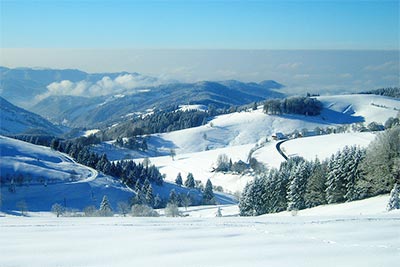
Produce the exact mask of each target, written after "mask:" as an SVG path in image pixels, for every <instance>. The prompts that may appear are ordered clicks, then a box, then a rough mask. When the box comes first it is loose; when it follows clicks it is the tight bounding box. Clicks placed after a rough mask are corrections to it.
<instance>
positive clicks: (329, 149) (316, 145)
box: [281, 132, 376, 160]
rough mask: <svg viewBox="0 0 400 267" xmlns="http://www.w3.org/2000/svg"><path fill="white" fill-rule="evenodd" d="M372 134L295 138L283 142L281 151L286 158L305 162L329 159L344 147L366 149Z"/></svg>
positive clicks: (373, 136)
mask: <svg viewBox="0 0 400 267" xmlns="http://www.w3.org/2000/svg"><path fill="white" fill-rule="evenodd" d="M375 136H376V135H375V134H374V133H370V132H366V133H340V134H328V135H320V136H312V137H305V138H297V139H292V140H289V141H286V142H284V143H283V144H282V145H281V149H282V151H283V152H284V153H285V154H286V155H287V156H288V157H293V156H301V157H303V158H305V159H307V160H314V159H315V158H316V157H318V158H319V159H320V160H324V159H326V158H329V157H330V156H331V155H332V154H335V153H336V152H337V151H338V150H341V149H343V148H344V147H345V146H352V145H356V146H360V147H367V146H368V145H369V144H370V143H371V141H372V140H374V138H375Z"/></svg>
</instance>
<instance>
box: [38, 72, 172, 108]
mask: <svg viewBox="0 0 400 267" xmlns="http://www.w3.org/2000/svg"><path fill="white" fill-rule="evenodd" d="M162 82H166V81H164V80H163V79H156V78H152V77H148V76H143V75H132V74H123V75H119V76H118V77H116V78H115V79H111V78H110V77H108V76H104V77H103V78H101V79H100V80H98V81H97V82H95V83H92V82H88V81H84V80H83V81H79V82H72V81H69V80H63V81H61V82H53V83H51V84H49V85H48V86H47V90H48V92H46V93H44V94H42V95H39V96H38V97H37V100H38V101H40V100H42V99H44V98H46V97H48V96H50V95H72V96H88V97H93V96H102V95H110V94H120V93H135V92H136V90H135V89H137V88H140V87H148V86H155V85H158V84H160V83H162Z"/></svg>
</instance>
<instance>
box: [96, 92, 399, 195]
mask: <svg viewBox="0 0 400 267" xmlns="http://www.w3.org/2000/svg"><path fill="white" fill-rule="evenodd" d="M319 99H320V101H321V102H322V103H323V105H324V109H323V110H322V113H321V115H319V116H314V117H311V116H303V115H267V114H265V113H264V112H263V111H262V107H259V108H258V109H257V110H251V109H249V110H248V111H246V112H235V113H231V114H226V115H220V116H217V117H215V118H213V119H212V120H211V121H209V122H208V123H207V124H206V125H202V126H199V127H195V128H189V129H184V130H180V131H174V132H170V133H163V134H153V135H150V136H149V137H148V139H147V143H148V150H147V151H146V152H143V151H140V152H139V151H133V150H128V149H122V148H119V147H116V146H114V145H112V142H107V143H103V144H101V145H98V146H96V147H95V148H94V150H95V151H97V152H98V153H103V152H105V153H107V155H108V157H109V159H110V160H118V159H122V158H125V159H128V158H131V159H136V160H137V161H141V160H143V158H145V157H150V161H151V162H152V163H153V164H155V165H156V166H158V167H159V168H160V171H161V172H162V173H165V174H167V178H166V179H167V180H168V181H174V179H175V177H176V175H177V173H178V172H181V174H182V176H183V177H186V175H187V174H188V173H189V172H192V173H193V174H194V176H195V179H199V180H202V181H203V182H205V181H206V180H207V179H208V178H211V181H212V182H213V184H214V185H220V186H222V187H223V188H224V189H226V190H228V191H231V192H234V191H236V190H241V189H242V188H243V187H244V185H245V184H246V182H247V181H249V180H251V179H252V177H251V176H249V175H238V174H232V173H227V174H225V173H221V172H213V168H214V167H215V166H216V162H217V158H218V156H219V155H220V154H226V155H227V156H228V157H229V158H231V159H232V161H233V162H235V161H239V160H241V161H243V162H247V161H248V157H249V154H250V153H251V151H255V152H254V153H253V157H254V158H256V159H257V160H259V161H261V162H263V163H265V164H266V165H267V167H269V168H270V167H279V164H280V163H281V162H282V161H283V160H284V159H283V158H282V157H281V155H280V154H279V153H278V152H277V151H276V148H275V145H276V142H268V143H265V142H266V140H267V139H271V135H272V134H273V133H276V132H283V133H291V132H293V131H295V130H298V131H303V132H304V129H307V131H308V132H310V135H312V134H315V133H313V131H314V129H315V128H316V127H318V128H319V129H326V128H332V129H334V128H335V127H342V126H343V125H345V124H350V123H357V122H364V123H368V122H371V121H378V122H379V123H384V122H385V120H386V119H387V118H389V117H392V116H396V115H397V110H396V109H399V108H400V101H399V100H395V99H391V98H387V97H382V96H373V95H367V96H366V95H352V96H351V97H350V96H332V97H319ZM375 103H377V104H379V106H378V105H372V104H375ZM350 110H351V112H350ZM373 138H374V134H372V133H343V134H334V135H323V136H315V137H307V138H300V139H295V140H291V141H288V142H286V143H285V144H284V145H283V147H284V148H285V149H286V150H287V153H288V154H289V155H295V154H296V155H301V156H304V157H306V158H310V159H314V158H315V156H318V157H319V158H320V159H324V158H325V157H328V156H330V155H331V154H332V153H335V152H336V151H337V150H338V149H341V148H343V147H344V146H345V145H349V146H350V145H361V146H367V145H368V144H369V142H370V141H371V140H372V139H373ZM300 143H301V144H300ZM292 144H293V145H292ZM321 147H324V149H323V150H322V149H321ZM171 149H173V150H174V151H175V152H176V156H175V158H174V160H173V159H172V158H171V157H170V151H171Z"/></svg>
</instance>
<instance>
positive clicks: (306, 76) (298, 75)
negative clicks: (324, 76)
mask: <svg viewBox="0 0 400 267" xmlns="http://www.w3.org/2000/svg"><path fill="white" fill-rule="evenodd" d="M294 78H295V79H308V78H310V74H306V73H304V74H296V75H294Z"/></svg>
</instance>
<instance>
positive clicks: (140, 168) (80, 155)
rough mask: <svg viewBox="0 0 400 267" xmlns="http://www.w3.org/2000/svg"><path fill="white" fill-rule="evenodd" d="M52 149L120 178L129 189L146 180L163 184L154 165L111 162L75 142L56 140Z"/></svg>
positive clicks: (52, 144) (52, 143) (105, 156)
mask: <svg viewBox="0 0 400 267" xmlns="http://www.w3.org/2000/svg"><path fill="white" fill-rule="evenodd" d="M51 148H53V149H55V150H58V151H60V152H64V153H67V154H69V155H70V156H71V157H73V158H74V159H75V160H76V161H77V162H78V163H81V164H83V165H86V166H89V167H91V168H94V169H96V170H98V171H101V172H103V173H104V174H107V175H110V176H113V177H118V178H120V179H121V180H122V182H123V183H125V184H126V185H128V186H129V187H133V186H134V185H135V184H136V182H137V181H139V182H140V183H144V182H145V180H148V181H150V182H154V183H156V184H157V185H162V184H163V176H162V175H161V173H160V172H159V170H158V169H157V168H156V167H155V166H154V165H145V164H141V163H135V162H133V161H118V162H116V163H114V162H110V161H109V160H108V158H107V155H106V154H103V155H101V156H99V155H97V154H96V153H94V152H92V151H90V149H89V146H83V145H82V144H81V143H79V142H78V143H77V142H74V141H61V140H58V139H54V140H53V141H52V142H51Z"/></svg>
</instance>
